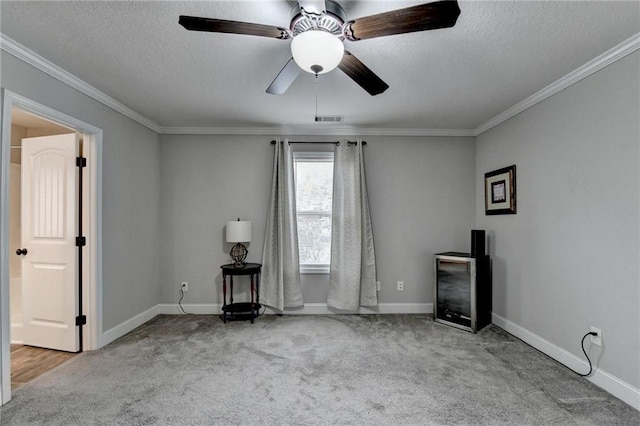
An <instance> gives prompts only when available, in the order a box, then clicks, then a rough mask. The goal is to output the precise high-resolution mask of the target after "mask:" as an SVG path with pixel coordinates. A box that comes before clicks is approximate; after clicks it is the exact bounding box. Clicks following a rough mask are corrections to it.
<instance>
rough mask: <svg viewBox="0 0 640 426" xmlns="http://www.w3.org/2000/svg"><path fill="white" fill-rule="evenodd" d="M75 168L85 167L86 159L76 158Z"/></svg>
mask: <svg viewBox="0 0 640 426" xmlns="http://www.w3.org/2000/svg"><path fill="white" fill-rule="evenodd" d="M76 167H80V168H82V167H87V159H86V158H85V157H76Z"/></svg>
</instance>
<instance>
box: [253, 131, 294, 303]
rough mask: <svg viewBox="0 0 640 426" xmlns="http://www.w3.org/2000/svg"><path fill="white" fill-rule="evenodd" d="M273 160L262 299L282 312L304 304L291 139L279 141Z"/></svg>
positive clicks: (262, 301)
mask: <svg viewBox="0 0 640 426" xmlns="http://www.w3.org/2000/svg"><path fill="white" fill-rule="evenodd" d="M274 149H275V152H274V157H273V158H274V159H273V183H272V185H271V204H270V207H269V215H268V217H267V229H266V232H265V236H264V250H263V252H262V275H261V277H260V302H261V303H262V304H264V305H267V306H270V307H272V308H275V309H278V310H280V311H282V310H283V309H284V308H295V307H300V306H303V304H304V302H303V300H302V287H301V285H300V265H299V262H298V228H297V219H296V191H295V183H294V177H295V176H294V169H293V153H292V152H291V147H290V146H289V141H288V140H286V139H285V140H284V141H283V140H277V141H276V144H275V148H274Z"/></svg>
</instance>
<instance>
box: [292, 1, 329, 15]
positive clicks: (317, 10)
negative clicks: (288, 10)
mask: <svg viewBox="0 0 640 426" xmlns="http://www.w3.org/2000/svg"><path fill="white" fill-rule="evenodd" d="M298 5H299V6H300V9H301V10H304V11H305V12H307V13H312V14H314V15H322V13H323V12H324V11H325V10H326V7H325V4H324V0H298Z"/></svg>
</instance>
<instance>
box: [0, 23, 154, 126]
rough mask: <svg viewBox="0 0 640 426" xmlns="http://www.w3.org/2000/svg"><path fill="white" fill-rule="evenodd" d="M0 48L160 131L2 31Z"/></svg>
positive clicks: (148, 120)
mask: <svg viewBox="0 0 640 426" xmlns="http://www.w3.org/2000/svg"><path fill="white" fill-rule="evenodd" d="M0 49H2V50H4V51H5V52H7V53H9V54H11V55H13V56H15V57H16V58H18V59H20V60H22V61H24V62H26V63H27V64H29V65H31V66H33V67H35V68H37V69H39V70H40V71H42V72H45V73H47V74H49V75H50V76H51V77H53V78H55V79H57V80H59V81H61V82H63V83H64V84H66V85H68V86H71V87H73V88H74V89H76V90H78V91H79V92H80V93H84V94H85V95H87V96H89V97H90V98H92V99H95V100H96V101H98V102H100V103H101V104H103V105H106V106H108V107H109V108H111V109H113V110H115V111H117V112H119V113H120V114H122V115H124V116H126V117H129V118H130V119H132V120H133V121H135V122H136V123H139V124H142V125H143V126H145V127H147V128H148V129H151V130H153V131H154V132H156V133H160V126H159V125H158V124H156V123H155V122H153V121H152V120H150V119H148V118H147V117H145V116H143V115H142V114H140V113H138V112H136V111H134V110H132V109H131V108H129V107H128V106H126V105H124V104H121V103H120V102H118V101H117V100H115V99H113V98H112V97H111V96H109V95H106V94H105V93H103V92H101V91H100V90H98V89H96V88H95V87H93V86H91V85H90V84H88V83H86V82H85V81H83V80H81V79H79V78H78V77H76V76H75V75H73V74H71V73H70V72H68V71H66V70H64V69H62V68H60V67H59V66H57V65H56V64H54V63H53V62H51V61H49V60H47V59H45V58H43V57H42V56H40V55H38V54H37V53H35V52H34V51H32V50H30V49H28V48H27V47H25V46H23V45H21V44H20V43H18V42H17V41H15V40H13V39H11V38H9V37H7V36H6V35H4V34H2V33H0Z"/></svg>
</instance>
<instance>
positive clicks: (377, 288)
mask: <svg viewBox="0 0 640 426" xmlns="http://www.w3.org/2000/svg"><path fill="white" fill-rule="evenodd" d="M376 290H377V291H380V281H376Z"/></svg>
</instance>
